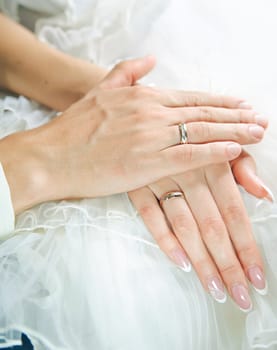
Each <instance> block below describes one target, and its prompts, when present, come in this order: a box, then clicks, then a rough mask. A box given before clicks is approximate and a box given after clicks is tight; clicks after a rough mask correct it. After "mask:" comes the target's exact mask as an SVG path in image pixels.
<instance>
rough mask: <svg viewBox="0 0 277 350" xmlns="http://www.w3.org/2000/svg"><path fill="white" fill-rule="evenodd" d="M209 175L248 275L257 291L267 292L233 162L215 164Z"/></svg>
mask: <svg viewBox="0 0 277 350" xmlns="http://www.w3.org/2000/svg"><path fill="white" fill-rule="evenodd" d="M206 178H207V182H208V183H209V186H210V188H211V191H212V194H213V196H214V198H215V201H216V203H217V206H218V208H219V210H220V212H221V216H222V218H223V220H224V222H225V225H226V227H227V229H228V232H229V235H230V238H231V240H232V243H233V246H234V249H235V251H236V254H237V256H238V258H239V260H240V263H241V265H242V267H243V268H244V271H245V274H246V276H247V277H248V279H249V281H250V282H251V283H252V284H253V286H254V287H255V288H256V290H258V291H259V292H260V293H261V294H263V293H265V290H266V280H265V276H264V271H263V262H262V258H261V255H260V252H259V250H258V247H257V244H256V242H255V239H254V236H253V232H252V228H251V225H250V220H249V218H248V215H247V212H246V209H245V206H244V203H243V201H242V198H241V195H240V193H239V190H238V187H237V185H236V183H235V180H234V178H233V176H232V172H231V169H230V166H229V164H225V166H224V167H223V166H217V165H213V166H211V167H210V169H209V171H208V172H206ZM226 189H228V191H226Z"/></svg>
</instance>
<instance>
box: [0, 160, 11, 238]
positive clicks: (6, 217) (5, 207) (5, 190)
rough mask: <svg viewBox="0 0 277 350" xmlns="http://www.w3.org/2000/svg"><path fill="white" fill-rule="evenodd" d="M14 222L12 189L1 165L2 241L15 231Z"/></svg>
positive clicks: (0, 205) (0, 229)
mask: <svg viewBox="0 0 277 350" xmlns="http://www.w3.org/2000/svg"><path fill="white" fill-rule="evenodd" d="M14 221H15V216H14V209H13V205H12V199H11V193H10V187H9V184H8V181H7V179H6V176H5V173H4V170H3V167H2V164H1V163H0V241H1V240H3V239H6V238H8V237H9V235H10V234H11V233H12V232H13V231H14Z"/></svg>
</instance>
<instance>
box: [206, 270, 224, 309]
mask: <svg viewBox="0 0 277 350" xmlns="http://www.w3.org/2000/svg"><path fill="white" fill-rule="evenodd" d="M207 282H208V283H207V286H208V289H209V292H210V294H211V296H212V297H213V298H214V299H215V300H216V301H217V302H218V303H221V304H223V303H225V301H226V300H227V295H226V293H225V290H224V286H223V283H222V282H221V280H220V279H219V278H218V277H217V276H214V277H211V278H209V279H208V281H207Z"/></svg>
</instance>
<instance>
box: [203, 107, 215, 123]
mask: <svg viewBox="0 0 277 350" xmlns="http://www.w3.org/2000/svg"><path fill="white" fill-rule="evenodd" d="M212 116H213V114H212V111H211V109H209V108H208V107H201V108H200V119H201V120H206V121H212V119H213V118H212Z"/></svg>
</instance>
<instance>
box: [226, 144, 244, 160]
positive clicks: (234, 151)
mask: <svg viewBox="0 0 277 350" xmlns="http://www.w3.org/2000/svg"><path fill="white" fill-rule="evenodd" d="M227 149H228V153H229V155H230V157H233V158H236V157H238V156H239V155H240V153H241V146H240V145H238V144H237V143H229V145H228V146H227Z"/></svg>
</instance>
